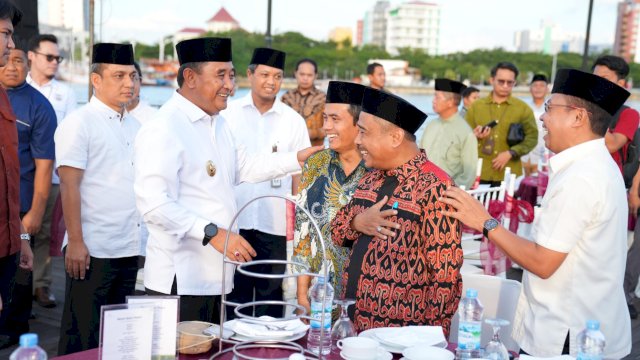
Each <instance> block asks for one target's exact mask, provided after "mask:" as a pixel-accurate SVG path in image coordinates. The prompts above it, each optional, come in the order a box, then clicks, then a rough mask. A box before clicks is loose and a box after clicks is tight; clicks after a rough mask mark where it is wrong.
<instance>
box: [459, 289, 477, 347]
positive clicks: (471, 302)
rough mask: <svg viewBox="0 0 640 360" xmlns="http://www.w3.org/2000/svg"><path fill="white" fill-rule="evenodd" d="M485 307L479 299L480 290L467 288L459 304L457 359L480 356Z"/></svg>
mask: <svg viewBox="0 0 640 360" xmlns="http://www.w3.org/2000/svg"><path fill="white" fill-rule="evenodd" d="M483 311H484V307H483V306H482V304H481V303H480V300H478V291H477V290H475V289H467V293H466V296H465V297H464V298H462V299H460V304H459V305H458V314H459V315H460V321H459V322H458V348H457V349H456V359H471V358H476V357H480V356H479V355H481V350H480V338H481V335H482V313H483Z"/></svg>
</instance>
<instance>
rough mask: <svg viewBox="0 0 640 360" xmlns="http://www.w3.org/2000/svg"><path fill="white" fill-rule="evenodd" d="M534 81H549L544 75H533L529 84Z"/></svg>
mask: <svg viewBox="0 0 640 360" xmlns="http://www.w3.org/2000/svg"><path fill="white" fill-rule="evenodd" d="M536 81H544V82H545V83H547V84H548V83H549V79H547V77H546V76H545V75H544V74H535V75H533V78H531V83H532V84H533V83H534V82H536Z"/></svg>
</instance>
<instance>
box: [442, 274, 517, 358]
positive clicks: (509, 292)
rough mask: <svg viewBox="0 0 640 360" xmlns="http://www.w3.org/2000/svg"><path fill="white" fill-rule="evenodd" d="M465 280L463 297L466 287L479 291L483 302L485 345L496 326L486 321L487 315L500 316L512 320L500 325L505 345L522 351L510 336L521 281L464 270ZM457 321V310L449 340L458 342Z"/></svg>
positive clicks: (463, 279)
mask: <svg viewBox="0 0 640 360" xmlns="http://www.w3.org/2000/svg"><path fill="white" fill-rule="evenodd" d="M462 283H463V290H462V296H463V297H464V295H465V293H466V291H467V289H469V288H471V289H475V290H477V291H478V299H479V300H480V303H482V306H484V316H483V322H482V339H481V342H480V344H481V345H482V346H483V347H484V346H485V345H486V344H487V343H488V342H489V340H491V337H492V336H493V329H492V328H491V326H490V325H489V324H487V323H485V322H484V319H489V318H496V317H497V318H500V319H504V320H507V321H509V325H508V326H505V327H502V328H501V329H500V339H501V340H502V343H503V344H504V346H506V348H507V349H508V350H510V351H514V352H516V353H517V352H518V351H520V346H518V344H517V343H516V342H515V340H513V338H511V329H512V327H513V318H514V316H515V313H516V307H517V305H518V297H519V296H520V290H521V288H522V284H520V283H519V282H517V281H515V280H508V279H503V278H500V277H497V276H490V275H481V274H465V273H463V274H462ZM458 323H459V315H458V313H457V312H456V314H455V315H454V317H453V319H452V321H451V331H450V335H449V342H454V343H457V342H458Z"/></svg>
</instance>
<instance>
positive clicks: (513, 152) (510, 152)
mask: <svg viewBox="0 0 640 360" xmlns="http://www.w3.org/2000/svg"><path fill="white" fill-rule="evenodd" d="M509 154H511V159H517V158H518V153H517V152H516V151H515V150H511V149H509Z"/></svg>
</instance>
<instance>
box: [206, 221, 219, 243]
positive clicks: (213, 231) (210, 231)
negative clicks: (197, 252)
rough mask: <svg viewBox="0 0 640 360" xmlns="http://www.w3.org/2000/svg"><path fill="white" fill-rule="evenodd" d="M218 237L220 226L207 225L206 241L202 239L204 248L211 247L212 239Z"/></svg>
mask: <svg viewBox="0 0 640 360" xmlns="http://www.w3.org/2000/svg"><path fill="white" fill-rule="evenodd" d="M216 235H218V225H216V224H214V223H209V224H207V226H205V227H204V239H202V246H207V245H209V241H211V239H212V238H213V237H215V236H216Z"/></svg>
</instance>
